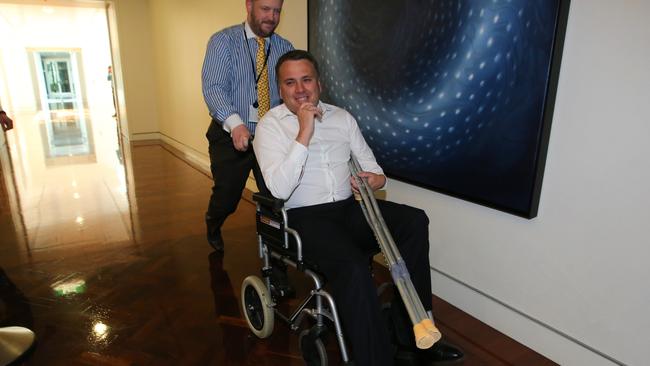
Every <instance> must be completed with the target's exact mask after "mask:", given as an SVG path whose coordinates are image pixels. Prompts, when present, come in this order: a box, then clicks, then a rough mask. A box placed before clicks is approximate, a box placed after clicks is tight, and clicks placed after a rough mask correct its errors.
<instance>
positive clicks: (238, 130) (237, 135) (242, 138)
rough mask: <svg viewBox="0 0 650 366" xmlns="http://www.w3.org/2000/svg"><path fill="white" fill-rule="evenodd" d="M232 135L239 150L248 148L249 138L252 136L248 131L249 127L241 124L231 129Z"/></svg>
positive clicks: (233, 142)
mask: <svg viewBox="0 0 650 366" xmlns="http://www.w3.org/2000/svg"><path fill="white" fill-rule="evenodd" d="M230 136H231V137H232V144H233V145H235V149H237V150H239V151H246V150H248V140H250V138H251V133H250V132H248V128H247V127H246V126H245V125H239V126H237V127H235V128H233V129H232V131H230Z"/></svg>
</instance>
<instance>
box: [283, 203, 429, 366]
mask: <svg viewBox="0 0 650 366" xmlns="http://www.w3.org/2000/svg"><path fill="white" fill-rule="evenodd" d="M378 203H379V207H380V210H381V212H382V215H383V217H384V220H385V221H386V225H387V226H388V228H389V230H390V232H391V234H392V235H393V238H394V239H395V242H396V244H397V246H398V248H399V250H400V253H401V255H402V258H403V259H404V262H405V263H406V266H407V268H408V270H409V273H410V275H411V280H412V281H413V285H414V287H415V289H416V291H417V293H418V296H419V297H420V300H421V301H422V304H423V305H424V307H425V309H426V310H431V274H430V268H429V229H428V224H429V219H428V218H427V216H426V214H425V213H424V211H422V210H420V209H417V208H413V207H410V206H406V205H401V204H397V203H393V202H388V201H379V202H378ZM288 215H289V226H290V227H292V228H294V229H296V230H298V232H299V233H300V236H301V239H302V242H303V243H304V244H303V245H304V249H303V251H304V256H305V259H307V260H309V261H310V262H312V263H314V264H316V265H317V266H318V268H319V270H320V272H322V273H323V274H324V275H325V277H326V279H327V283H328V285H329V286H330V290H331V291H332V295H333V296H334V299H335V301H336V304H337V308H338V311H339V314H340V316H341V322H342V323H343V324H342V325H343V329H344V335H345V337H346V340H347V342H348V344H350V345H351V347H352V357H353V359H354V362H355V364H356V365H361V366H366V365H367V366H377V365H392V364H393V356H394V355H393V351H394V347H393V346H392V345H391V340H390V338H389V333H388V329H387V326H386V322H385V321H384V320H383V319H382V316H381V309H380V303H379V298H378V296H377V291H376V287H375V285H374V282H373V279H372V277H371V273H370V268H369V266H368V263H369V259H370V257H371V256H372V255H374V254H376V253H377V252H378V251H379V247H378V245H377V242H376V240H375V237H374V234H373V233H372V230H371V229H370V226H369V225H368V224H367V222H366V219H365V217H364V216H363V212H362V211H361V208H360V206H359V204H358V203H357V202H356V201H355V200H354V199H352V198H350V199H347V200H345V201H339V202H333V203H325V204H321V205H315V206H307V207H301V208H295V209H291V210H289V211H288ZM400 302H401V300H400ZM402 306H403V305H402ZM406 321H408V318H407V319H406ZM406 329H411V326H407V327H406ZM407 336H408V337H411V338H413V334H412V333H411V334H409V335H407Z"/></svg>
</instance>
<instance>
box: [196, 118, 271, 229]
mask: <svg viewBox="0 0 650 366" xmlns="http://www.w3.org/2000/svg"><path fill="white" fill-rule="evenodd" d="M205 137H207V139H208V152H209V154H210V170H211V172H212V179H213V181H214V185H213V186H212V195H211V196H210V202H209V203H208V211H207V213H206V224H207V225H208V230H209V231H212V232H213V233H214V232H216V233H219V232H220V230H221V226H222V225H223V223H224V221H226V218H227V217H228V216H229V215H230V214H232V213H233V212H235V210H236V209H237V204H238V203H239V199H240V198H241V194H242V191H243V190H244V187H245V186H246V179H248V175H249V174H250V171H251V169H253V175H254V176H255V180H256V181H257V182H261V181H262V178H261V176H262V175H261V172H260V171H259V168H258V167H257V162H256V160H255V154H254V153H253V146H252V145H249V148H248V150H247V151H239V150H236V149H235V146H234V145H233V143H232V138H231V137H230V134H229V133H228V132H226V131H224V130H223V128H222V122H220V121H217V120H212V122H211V123H210V127H209V128H208V132H207V133H206V134H205Z"/></svg>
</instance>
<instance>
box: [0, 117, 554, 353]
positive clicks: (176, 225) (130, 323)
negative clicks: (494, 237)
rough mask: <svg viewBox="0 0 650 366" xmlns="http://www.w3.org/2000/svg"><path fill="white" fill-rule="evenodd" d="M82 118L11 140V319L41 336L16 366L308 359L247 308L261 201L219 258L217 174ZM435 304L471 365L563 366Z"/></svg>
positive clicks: (36, 124) (3, 287)
mask: <svg viewBox="0 0 650 366" xmlns="http://www.w3.org/2000/svg"><path fill="white" fill-rule="evenodd" d="M84 113H85V114H84V118H83V121H77V122H74V123H70V124H69V125H59V126H49V127H48V126H47V124H48V123H65V122H48V121H47V120H45V119H43V118H39V116H38V115H25V116H16V118H15V120H16V122H17V127H16V129H15V130H14V131H11V132H10V133H9V134H8V135H7V141H8V146H9V150H10V154H9V153H8V152H7V149H6V147H4V146H3V148H2V152H1V156H2V176H3V179H2V180H0V183H1V186H0V187H1V189H0V198H1V200H0V202H1V206H0V230H1V232H2V235H1V236H0V269H2V272H0V295H1V298H2V302H0V326H9V325H22V326H27V327H29V328H31V329H33V330H34V331H35V333H36V337H37V342H36V345H35V347H34V348H33V349H32V350H31V351H30V352H29V353H28V354H26V355H25V356H24V357H23V358H22V359H21V360H19V361H18V362H17V363H16V364H25V365H301V364H302V361H301V358H300V354H299V350H298V345H297V335H296V334H295V333H292V332H291V331H289V330H288V328H287V327H286V326H284V325H282V324H281V323H279V322H276V327H275V331H274V333H273V336H272V337H271V338H269V339H267V340H258V339H256V338H255V337H254V336H252V335H251V334H250V332H249V331H248V328H247V326H246V324H245V322H244V320H243V318H242V315H241V311H240V306H239V297H240V296H239V291H240V284H241V281H242V280H243V278H244V277H246V276H247V275H249V274H257V273H259V268H260V267H259V259H258V258H257V255H256V249H257V248H256V239H255V232H254V230H255V229H254V206H253V205H252V204H251V203H250V202H248V201H245V200H243V201H242V202H241V203H240V205H239V208H238V210H237V212H236V213H235V214H234V215H233V216H232V217H231V218H230V219H229V220H228V221H227V223H226V225H225V228H224V231H223V234H224V239H225V241H226V254H225V256H221V255H217V254H216V253H213V252H212V251H211V249H210V247H209V246H208V245H207V243H206V241H205V239H204V224H203V214H204V209H205V206H206V203H207V200H208V195H209V192H210V186H211V182H210V179H209V178H208V177H207V176H205V175H204V174H202V173H201V172H199V171H197V170H196V169H194V168H192V167H191V166H190V165H188V164H186V163H185V162H183V161H182V160H180V159H178V158H177V157H176V156H174V155H173V154H172V153H170V151H168V150H166V149H165V148H164V147H162V146H160V145H158V144H150V145H146V144H144V145H139V146H135V147H130V148H129V147H128V146H126V148H120V144H119V143H118V142H119V141H118V139H117V136H118V135H117V132H116V131H117V126H116V121H115V120H114V119H112V118H110V117H109V118H106V117H101V116H99V117H97V116H92V115H91V114H88V113H86V112H84ZM70 121H72V120H69V121H68V122H70ZM75 123H76V124H75ZM81 123H83V124H84V125H82V124H81ZM66 126H67V127H66ZM84 126H85V127H84ZM48 128H49V130H48ZM84 128H85V131H86V132H85V135H84V132H82V131H81V130H82V129H84ZM56 129H58V131H59V137H58V138H56V137H55V138H51V134H50V135H48V131H54V130H56ZM44 136H45V137H44ZM80 136H81V137H83V136H85V140H84V139H83V138H81V137H80ZM48 141H50V142H52V141H58V143H55V142H52V143H49V142H48ZM62 141H63V142H62ZM80 141H81V142H83V143H80V144H78V142H80ZM84 141H85V142H84ZM66 144H67V145H66ZM78 145H84V146H81V147H80V146H78ZM9 155H10V156H11V157H9ZM10 160H11V161H13V164H10V163H9V162H10ZM377 274H378V277H379V278H380V279H381V278H385V277H386V271H385V270H384V269H383V268H381V267H377ZM290 275H291V277H292V282H293V283H294V284H295V285H296V287H297V288H298V290H299V292H301V291H306V288H307V282H306V280H305V279H304V278H303V277H300V276H297V275H296V274H295V273H290ZM433 301H434V311H435V313H436V315H437V321H438V325H439V326H440V327H441V329H442V331H443V333H444V334H445V336H446V337H447V339H448V340H449V341H451V342H453V343H455V344H458V345H459V346H461V348H463V350H464V351H465V353H466V358H465V359H464V361H463V362H461V364H464V365H550V364H553V363H552V362H550V361H548V360H547V359H545V358H543V357H541V356H540V355H538V354H536V353H534V352H532V351H531V350H530V349H528V348H526V347H524V346H522V345H520V344H518V343H516V342H514V341H513V340H512V339H510V338H507V337H505V336H504V335H502V334H500V333H498V332H496V331H495V330H493V329H492V328H489V327H488V326H486V325H485V324H482V323H480V322H478V321H477V320H475V319H474V318H471V317H469V316H467V315H466V314H464V313H462V312H460V311H459V310H458V309H456V308H454V307H452V306H451V305H449V304H447V303H445V302H444V301H442V300H440V299H438V298H436V297H434V298H433ZM329 348H330V354H331V357H332V359H333V360H337V359H338V354H337V349H336V347H335V345H334V342H330V347H329ZM333 364H336V361H334V362H333Z"/></svg>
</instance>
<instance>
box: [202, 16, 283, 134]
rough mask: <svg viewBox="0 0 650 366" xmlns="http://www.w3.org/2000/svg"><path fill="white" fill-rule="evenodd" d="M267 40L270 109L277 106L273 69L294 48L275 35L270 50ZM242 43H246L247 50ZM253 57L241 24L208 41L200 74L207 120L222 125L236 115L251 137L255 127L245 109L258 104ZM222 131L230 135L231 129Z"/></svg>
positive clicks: (254, 49) (252, 45)
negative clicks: (208, 115) (207, 111)
mask: <svg viewBox="0 0 650 366" xmlns="http://www.w3.org/2000/svg"><path fill="white" fill-rule="evenodd" d="M269 40H270V47H271V48H270V54H269V58H268V63H267V68H268V72H269V89H270V92H271V108H273V107H275V106H276V105H278V104H280V94H279V92H278V85H277V83H276V76H275V65H276V64H277V62H278V59H279V58H280V56H282V55H283V54H285V53H286V52H287V51H290V50H292V49H293V46H292V45H291V43H290V42H289V41H287V40H286V39H284V38H282V37H280V36H279V35H277V34H275V33H273V34H272V35H271V37H269V38H267V39H266V41H267V45H266V47H269V46H268V43H269ZM245 42H248V47H247V46H246V43H245ZM256 53H257V42H256V40H255V38H247V37H246V36H245V27H244V25H243V24H238V25H234V26H231V27H228V28H225V29H223V30H221V31H219V32H217V33H215V34H214V35H212V37H210V41H209V42H208V47H207V50H206V52H205V60H204V61H203V71H202V82H203V98H204V99H205V103H206V104H207V106H208V110H209V111H210V116H211V117H212V118H214V119H215V120H218V121H222V122H223V121H226V119H227V118H228V117H231V116H233V115H238V116H239V117H240V118H241V121H243V122H245V123H246V125H247V127H248V129H249V131H250V132H251V134H253V133H254V132H255V123H249V119H248V109H249V106H250V105H252V104H253V103H254V102H255V101H256V100H257V92H256V89H255V76H256V75H255V69H254V67H253V65H254V64H255V55H256ZM251 62H252V63H251ZM231 119H232V118H231ZM237 120H238V119H237ZM237 124H239V122H237V123H236V124H235V125H234V126H232V127H235V126H236V125H237ZM225 129H226V130H228V131H230V128H225Z"/></svg>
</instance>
